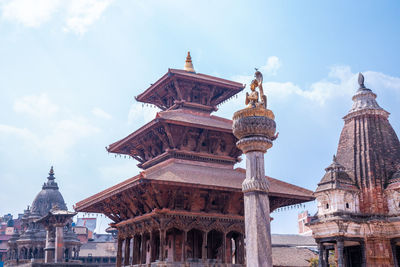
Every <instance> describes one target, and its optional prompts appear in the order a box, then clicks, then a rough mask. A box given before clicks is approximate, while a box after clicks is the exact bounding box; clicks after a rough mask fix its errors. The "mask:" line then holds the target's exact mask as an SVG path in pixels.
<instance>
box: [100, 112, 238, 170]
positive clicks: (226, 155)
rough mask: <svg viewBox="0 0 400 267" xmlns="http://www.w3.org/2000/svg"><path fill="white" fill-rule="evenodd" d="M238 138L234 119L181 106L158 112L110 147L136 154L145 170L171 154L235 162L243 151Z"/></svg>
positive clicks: (224, 162)
mask: <svg viewBox="0 0 400 267" xmlns="http://www.w3.org/2000/svg"><path fill="white" fill-rule="evenodd" d="M236 141H237V140H236V138H235V137H234V136H233V134H232V121H231V120H228V119H224V118H221V117H217V116H213V115H210V114H208V113H205V112H201V111H195V110H191V109H182V108H180V109H177V110H168V111H163V112H159V113H157V116H156V118H155V119H153V120H152V121H151V122H149V123H147V124H146V125H144V126H142V127H141V128H139V129H138V130H136V131H135V132H133V133H131V134H130V135H128V136H127V137H125V138H123V139H121V140H119V141H117V142H115V143H113V144H111V145H110V146H109V147H108V148H107V150H108V151H109V152H111V153H117V154H125V155H129V156H132V157H133V158H135V159H136V160H138V161H139V165H138V166H139V167H140V168H143V169H146V168H148V167H151V166H153V165H155V164H157V163H158V162H161V161H163V160H166V159H168V158H171V157H173V158H187V159H189V158H190V159H192V160H196V161H206V162H219V163H221V164H229V165H233V164H235V163H236V162H238V161H239V156H240V155H241V154H242V152H241V151H240V150H239V149H238V148H237V147H236V145H235V143H236Z"/></svg>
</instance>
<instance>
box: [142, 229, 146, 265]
mask: <svg viewBox="0 0 400 267" xmlns="http://www.w3.org/2000/svg"><path fill="white" fill-rule="evenodd" d="M141 237H142V238H141V241H142V245H141V246H140V252H141V255H140V263H146V253H147V248H146V235H145V234H142V235H141Z"/></svg>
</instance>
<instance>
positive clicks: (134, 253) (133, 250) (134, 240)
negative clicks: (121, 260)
mask: <svg viewBox="0 0 400 267" xmlns="http://www.w3.org/2000/svg"><path fill="white" fill-rule="evenodd" d="M136 239H137V238H136V236H135V235H133V236H132V249H131V252H130V254H131V255H132V263H131V264H132V265H133V264H136V252H137V245H136V243H137V240H136Z"/></svg>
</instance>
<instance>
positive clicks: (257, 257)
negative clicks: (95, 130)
mask: <svg viewBox="0 0 400 267" xmlns="http://www.w3.org/2000/svg"><path fill="white" fill-rule="evenodd" d="M260 74H261V73H260ZM262 99H263V101H264V104H265V105H266V102H265V99H266V97H265V96H262ZM261 104H262V103H258V102H257V103H252V104H251V105H250V106H249V107H248V108H245V109H242V110H239V111H237V112H235V114H234V115H233V125H232V130H233V134H234V135H235V136H236V137H237V138H238V139H239V141H238V142H237V143H236V146H237V147H238V148H239V149H240V150H242V151H243V153H244V154H245V155H246V179H245V180H244V181H243V184H242V191H243V193H244V218H245V232H246V262H247V266H251V267H260V266H262V267H272V247H271V229H270V207H269V205H270V204H269V197H268V192H269V182H268V180H267V179H266V177H265V170H264V154H265V153H266V152H267V150H268V149H269V148H271V147H272V141H273V140H275V139H276V136H275V130H276V124H275V121H274V118H275V117H274V114H273V112H272V111H271V110H268V109H266V108H265V107H264V106H263V105H261Z"/></svg>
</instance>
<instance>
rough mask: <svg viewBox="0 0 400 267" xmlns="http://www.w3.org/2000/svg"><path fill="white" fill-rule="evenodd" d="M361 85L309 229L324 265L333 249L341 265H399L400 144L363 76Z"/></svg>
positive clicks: (317, 194)
mask: <svg viewBox="0 0 400 267" xmlns="http://www.w3.org/2000/svg"><path fill="white" fill-rule="evenodd" d="M358 82H359V89H358V90H357V92H356V94H355V95H354V96H353V101H354V103H353V106H352V108H351V110H350V111H349V113H348V114H347V115H346V116H345V117H344V122H345V123H344V127H343V130H342V133H341V135H340V140H339V145H338V149H337V155H336V156H334V157H333V163H332V164H331V165H330V166H329V167H327V168H326V169H325V170H326V174H325V175H324V177H323V178H322V180H321V182H320V183H319V184H318V187H317V189H316V191H315V196H316V197H317V202H318V214H317V216H316V217H315V218H314V219H313V220H312V221H311V223H310V224H309V225H310V227H311V229H312V231H313V236H314V237H315V238H316V240H317V242H318V243H319V249H320V251H319V252H320V256H319V258H320V266H328V265H327V264H328V261H329V254H330V253H329V251H330V250H334V251H335V253H334V256H335V260H336V261H337V266H338V267H343V266H379V267H389V266H399V260H400V193H399V191H400V142H399V139H398V138H397V135H396V133H395V131H394V130H393V128H392V126H391V125H390V123H389V120H388V117H389V113H388V112H387V111H385V110H384V109H382V108H381V107H380V106H379V105H378V103H377V102H376V100H375V99H376V94H375V93H373V92H372V90H371V89H368V88H366V87H365V85H364V76H363V75H362V74H359V80H358ZM332 256H333V255H332Z"/></svg>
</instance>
